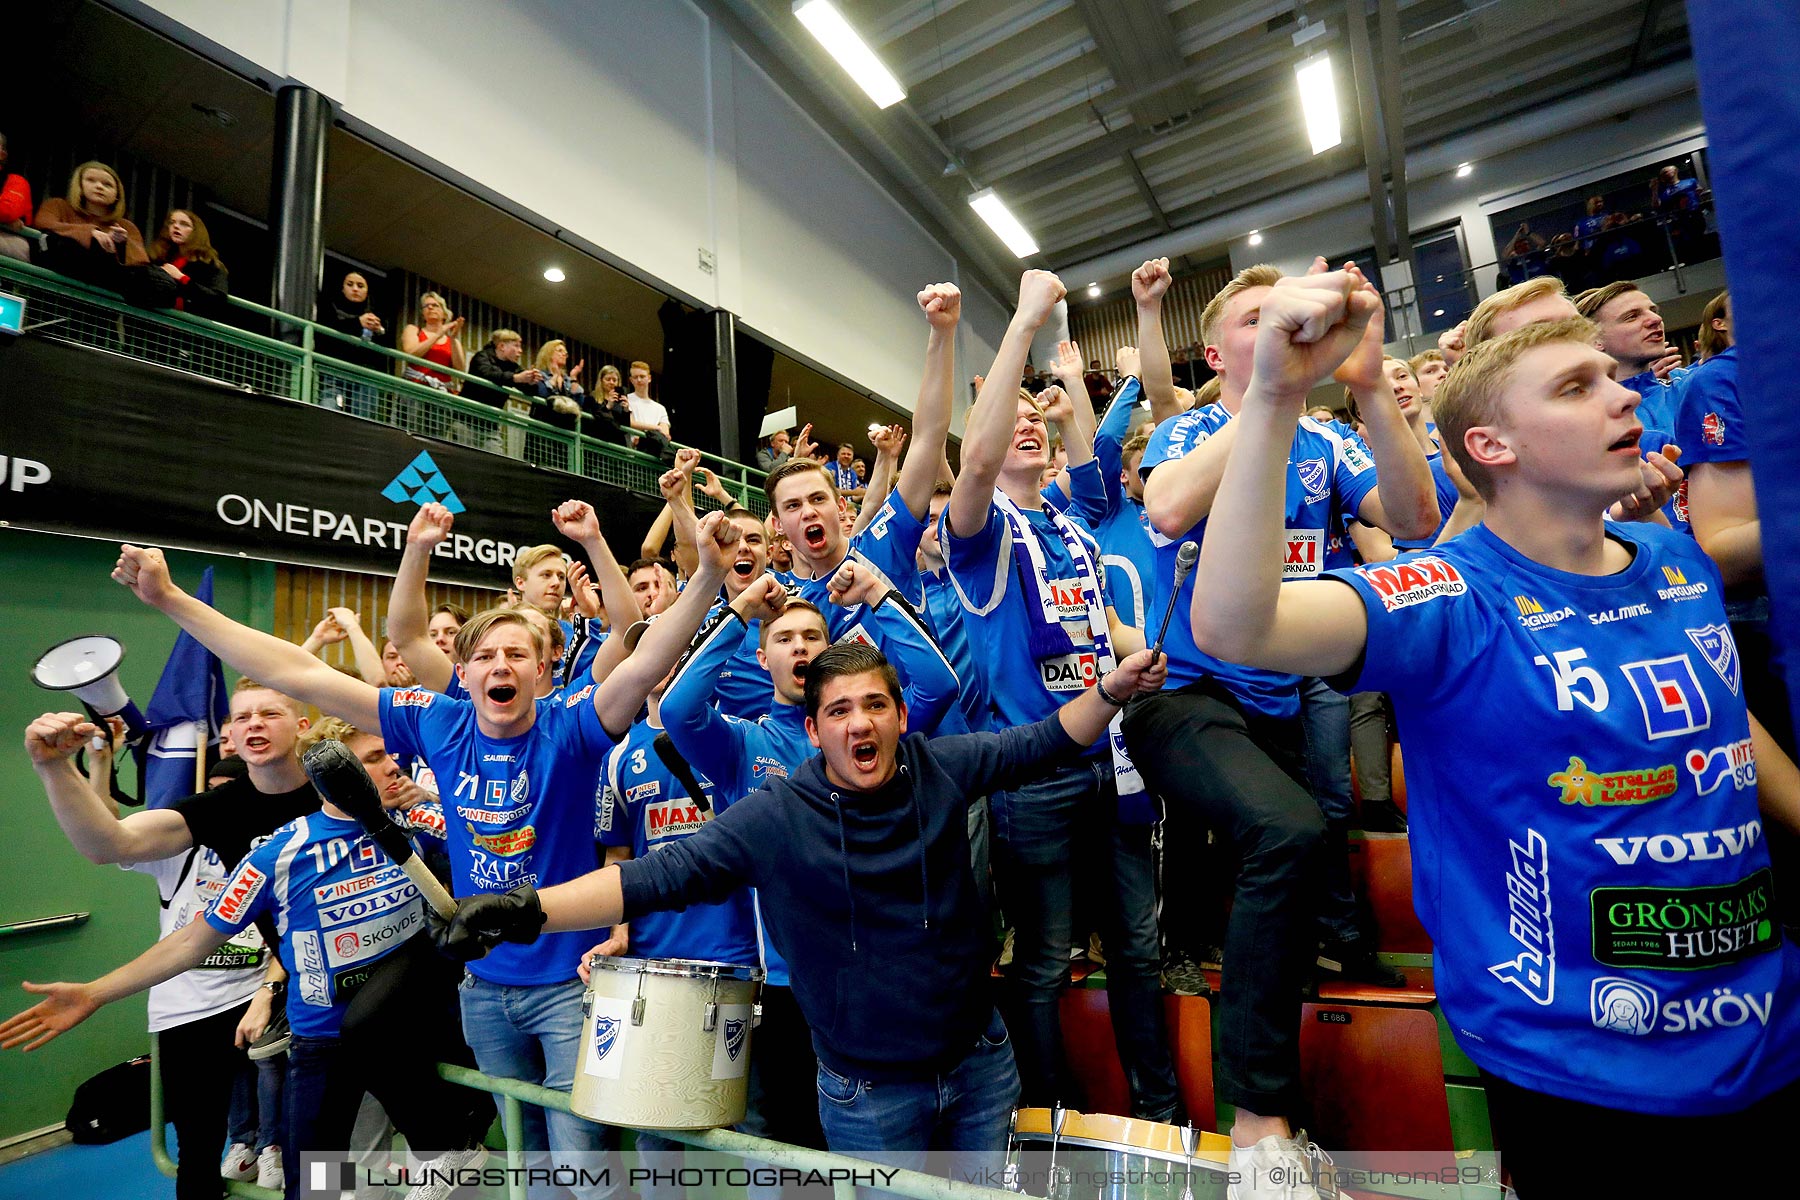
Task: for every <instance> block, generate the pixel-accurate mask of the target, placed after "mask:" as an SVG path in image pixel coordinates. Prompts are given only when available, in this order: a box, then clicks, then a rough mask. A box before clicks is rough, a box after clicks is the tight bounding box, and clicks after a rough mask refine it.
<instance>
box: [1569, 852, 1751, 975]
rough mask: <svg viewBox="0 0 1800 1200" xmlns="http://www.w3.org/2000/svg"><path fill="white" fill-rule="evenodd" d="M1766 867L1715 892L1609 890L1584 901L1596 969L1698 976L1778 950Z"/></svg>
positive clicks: (1599, 890) (1705, 889)
mask: <svg viewBox="0 0 1800 1200" xmlns="http://www.w3.org/2000/svg"><path fill="white" fill-rule="evenodd" d="M1774 892H1775V881H1774V876H1773V874H1772V873H1771V872H1770V871H1769V869H1768V868H1767V867H1764V868H1763V869H1762V870H1760V871H1757V872H1755V873H1754V874H1752V875H1750V876H1748V877H1746V878H1744V879H1740V880H1738V881H1737V882H1736V883H1727V884H1721V885H1719V886H1717V887H1692V888H1671V887H1622V888H1621V887H1606V888H1595V889H1594V890H1593V891H1592V892H1591V893H1589V895H1588V901H1589V907H1590V910H1591V913H1592V918H1593V929H1594V961H1595V962H1597V963H1600V964H1601V965H1602V966H1608V967H1643V968H1648V969H1650V970H1657V971H1698V970H1702V969H1704V968H1707V967H1717V966H1723V965H1725V964H1727V963H1735V962H1742V961H1743V960H1744V959H1746V958H1749V957H1751V956H1752V955H1756V954H1762V953H1764V952H1765V951H1768V950H1773V949H1775V948H1776V947H1777V946H1778V945H1780V944H1781V933H1780V931H1779V930H1778V929H1777V928H1776V926H1775V921H1774V918H1773V917H1772V916H1771V915H1770V910H1771V904H1772V900H1773V897H1774Z"/></svg>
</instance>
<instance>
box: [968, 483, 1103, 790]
mask: <svg viewBox="0 0 1800 1200" xmlns="http://www.w3.org/2000/svg"><path fill="white" fill-rule="evenodd" d="M1020 512H1021V513H1022V514H1023V515H1024V518H1025V524H1026V528H1027V530H1028V531H1029V532H1030V534H1031V536H1032V537H1033V538H1034V539H1035V540H1036V542H1037V544H1038V545H1039V547H1041V548H1042V552H1043V556H1044V567H1045V571H1046V573H1047V576H1048V578H1046V579H1045V580H1043V581H1041V583H1040V586H1042V587H1043V588H1044V594H1045V598H1046V599H1047V600H1048V601H1049V602H1050V603H1051V604H1053V605H1054V606H1055V608H1056V611H1057V615H1058V617H1059V619H1060V622H1061V625H1062V629H1063V632H1064V633H1066V634H1068V635H1069V641H1070V643H1071V644H1072V645H1073V647H1074V649H1073V651H1072V652H1071V653H1068V654H1065V655H1060V656H1056V657H1051V658H1045V659H1043V660H1041V661H1037V660H1034V659H1033V657H1032V654H1031V648H1030V646H1031V644H1030V631H1029V629H1028V622H1031V621H1036V620H1039V619H1040V618H1039V616H1038V614H1037V613H1035V612H1033V611H1031V607H1032V606H1031V602H1030V599H1029V597H1027V596H1026V594H1025V590H1024V585H1023V583H1022V582H1021V577H1020V570H1021V568H1020V567H1018V566H1017V565H1016V564H1015V562H1014V560H1013V549H1012V531H1011V529H1010V528H1009V527H1008V526H1007V523H1006V518H1005V517H1004V516H1002V515H1001V512H1000V509H999V508H998V507H997V506H996V505H994V504H992V503H990V504H989V505H988V511H987V520H986V522H985V523H984V524H983V525H982V527H981V528H980V529H978V530H977V531H976V532H975V534H974V536H972V537H966V538H961V537H957V536H955V535H954V534H953V533H951V531H950V509H949V507H948V506H946V507H945V509H944V515H943V517H942V518H941V519H940V522H939V527H938V541H939V544H940V545H942V546H943V547H944V549H945V562H946V563H947V565H948V571H949V575H950V581H951V584H952V586H954V587H955V589H956V594H957V597H958V599H959V600H960V601H961V602H962V607H963V625H964V628H965V629H966V630H967V632H968V637H969V641H970V643H971V645H972V646H973V648H974V655H975V661H976V663H977V664H978V665H979V667H980V669H981V673H982V676H983V677H984V678H985V679H986V680H987V686H988V703H989V706H990V707H991V709H992V711H993V719H992V721H991V722H990V724H989V726H988V727H989V728H995V729H999V728H1004V727H1006V726H1009V725H1029V724H1031V723H1032V722H1034V721H1041V720H1043V719H1044V718H1045V717H1047V716H1050V715H1051V714H1052V713H1054V712H1056V710H1057V709H1059V708H1061V707H1062V706H1063V705H1064V704H1066V703H1068V702H1069V701H1070V700H1072V699H1074V698H1075V697H1076V696H1078V695H1080V694H1081V693H1082V692H1085V691H1086V690H1087V689H1088V688H1090V687H1092V686H1093V684H1094V681H1095V680H1096V679H1097V678H1098V677H1099V665H1098V660H1097V658H1096V656H1095V653H1094V639H1093V633H1092V630H1091V629H1090V628H1089V626H1088V611H1087V603H1086V601H1085V600H1083V598H1082V591H1081V581H1080V579H1079V578H1078V577H1077V576H1076V573H1075V560H1074V559H1073V558H1071V557H1070V555H1069V549H1068V547H1067V546H1066V545H1065V544H1064V543H1063V539H1062V535H1061V534H1060V533H1058V532H1057V528H1056V525H1055V523H1054V522H1053V521H1052V520H1051V518H1050V516H1049V515H1048V514H1047V513H1044V512H1042V511H1039V510H1037V509H1029V508H1028V509H1021V510H1020ZM1088 553H1089V554H1090V555H1091V556H1092V557H1093V558H1094V560H1095V562H1096V563H1097V562H1098V561H1099V555H1098V547H1096V546H1095V545H1093V544H1092V542H1091V539H1090V540H1089V542H1088ZM1096 583H1097V584H1098V585H1099V587H1100V588H1101V591H1102V602H1103V603H1104V602H1105V599H1106V598H1105V595H1104V592H1105V586H1106V577H1105V574H1104V573H1102V574H1101V576H1100V578H1099V579H1098V580H1096ZM1104 750H1105V743H1104V739H1102V744H1101V745H1100V746H1097V747H1092V748H1090V749H1089V750H1088V751H1087V753H1088V754H1090V755H1092V754H1098V753H1102V752H1104Z"/></svg>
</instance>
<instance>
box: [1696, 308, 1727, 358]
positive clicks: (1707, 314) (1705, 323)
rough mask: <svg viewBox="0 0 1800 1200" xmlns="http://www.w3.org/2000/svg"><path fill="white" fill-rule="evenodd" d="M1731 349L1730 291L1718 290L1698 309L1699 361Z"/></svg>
mask: <svg viewBox="0 0 1800 1200" xmlns="http://www.w3.org/2000/svg"><path fill="white" fill-rule="evenodd" d="M1729 349H1731V293H1730V292H1720V293H1719V294H1718V295H1716V296H1714V297H1713V298H1712V299H1711V300H1708V301H1707V302H1706V307H1705V308H1703V309H1701V310H1700V344H1699V347H1698V350H1699V355H1700V361H1701V362H1705V361H1706V360H1707V359H1709V358H1711V357H1712V356H1713V355H1715V354H1723V353H1724V352H1725V351H1727V350H1729Z"/></svg>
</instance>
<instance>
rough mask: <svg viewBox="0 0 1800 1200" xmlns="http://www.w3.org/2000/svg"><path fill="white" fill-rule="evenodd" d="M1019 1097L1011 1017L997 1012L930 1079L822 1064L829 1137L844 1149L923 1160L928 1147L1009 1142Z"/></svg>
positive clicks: (990, 1147)
mask: <svg viewBox="0 0 1800 1200" xmlns="http://www.w3.org/2000/svg"><path fill="white" fill-rule="evenodd" d="M1018 1102H1019V1072H1018V1070H1017V1068H1016V1067H1015V1066H1014V1065H1013V1053H1012V1046H1011V1045H1010V1044H1009V1041H1008V1038H1007V1036H1006V1023H1005V1022H1004V1021H1002V1020H1001V1019H1000V1014H999V1013H998V1012H996V1013H995V1014H994V1015H993V1016H992V1017H991V1018H990V1019H989V1020H988V1027H987V1032H985V1033H983V1034H982V1035H981V1036H980V1037H979V1038H977V1039H976V1042H975V1045H974V1046H973V1047H972V1048H971V1049H970V1051H969V1053H968V1054H967V1055H966V1056H964V1058H963V1060H962V1061H961V1062H960V1063H958V1064H956V1066H955V1067H953V1068H952V1069H951V1070H950V1071H949V1072H948V1073H947V1074H943V1075H934V1076H932V1077H930V1078H928V1079H916V1080H900V1081H896V1082H886V1081H883V1082H878V1083H871V1082H869V1081H868V1080H866V1079H851V1078H848V1077H847V1076H844V1075H839V1074H838V1073H837V1072H836V1071H834V1070H832V1069H831V1068H830V1067H828V1066H826V1065H825V1064H824V1063H820V1064H819V1123H820V1124H821V1125H823V1126H824V1128H825V1143H826V1145H828V1146H830V1147H831V1149H832V1150H833V1151H834V1152H835V1153H838V1154H857V1155H867V1154H870V1153H873V1152H877V1151H906V1152H910V1154H909V1155H908V1156H907V1159H906V1160H902V1159H901V1158H899V1157H897V1156H895V1155H891V1154H887V1155H883V1156H882V1159H881V1161H883V1162H891V1163H894V1164H895V1165H904V1162H905V1161H910V1162H914V1163H916V1162H917V1161H919V1159H918V1156H919V1155H921V1154H922V1153H923V1152H924V1151H927V1150H962V1151H988V1152H993V1153H994V1154H996V1155H998V1154H1001V1153H1004V1152H1005V1150H1006V1130H1007V1126H1008V1125H1009V1124H1010V1123H1011V1120H1012V1110H1013V1107H1014V1105H1016V1104H1017V1103H1018Z"/></svg>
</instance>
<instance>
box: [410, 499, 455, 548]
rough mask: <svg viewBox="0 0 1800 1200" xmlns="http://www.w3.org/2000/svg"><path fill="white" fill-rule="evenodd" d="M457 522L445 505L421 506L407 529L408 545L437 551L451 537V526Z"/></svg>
mask: <svg viewBox="0 0 1800 1200" xmlns="http://www.w3.org/2000/svg"><path fill="white" fill-rule="evenodd" d="M455 522H456V517H455V515H454V514H452V513H451V511H450V510H449V509H447V508H445V507H444V506H443V505H441V504H421V505H420V506H419V511H418V512H416V513H414V514H413V519H412V523H411V524H410V525H408V526H407V527H406V544H407V545H409V546H412V545H417V546H419V547H420V548H421V549H424V550H435V549H437V548H438V547H439V546H441V545H443V544H444V542H445V541H446V540H447V539H448V538H449V537H450V526H451V525H453V524H454V523H455Z"/></svg>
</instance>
